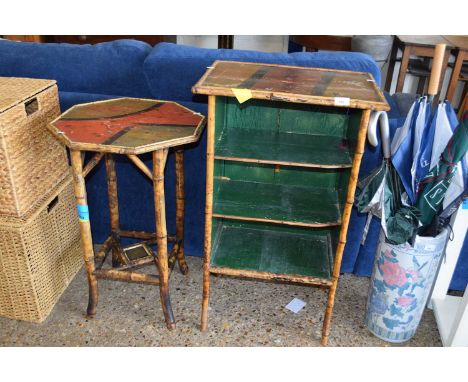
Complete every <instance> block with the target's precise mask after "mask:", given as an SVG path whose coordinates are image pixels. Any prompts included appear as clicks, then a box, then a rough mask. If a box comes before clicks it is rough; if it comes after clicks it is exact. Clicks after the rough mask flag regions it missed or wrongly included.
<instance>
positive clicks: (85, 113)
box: [49, 98, 205, 154]
mask: <svg viewBox="0 0 468 382" xmlns="http://www.w3.org/2000/svg"><path fill="white" fill-rule="evenodd" d="M204 125H205V117H204V116H202V115H201V114H199V113H196V112H194V111H192V110H190V109H187V108H186V107H183V106H181V105H179V104H177V103H175V102H169V101H156V100H148V99H139V98H118V99H112V100H108V101H100V102H93V103H86V104H80V105H75V106H73V107H72V108H70V109H69V110H67V111H66V112H65V113H63V114H62V115H61V116H60V117H59V118H57V119H56V120H54V121H53V122H51V123H50V125H49V129H50V130H51V131H52V133H53V134H54V135H56V136H57V137H58V138H59V139H60V140H61V141H62V142H63V143H64V144H66V145H67V146H68V147H70V148H71V149H77V150H90V151H101V152H109V153H120V154H142V153H145V152H149V151H154V150H158V149H162V148H168V147H173V146H179V145H182V144H186V143H191V142H195V141H197V140H198V139H199V137H200V134H201V132H202V130H203V127H204Z"/></svg>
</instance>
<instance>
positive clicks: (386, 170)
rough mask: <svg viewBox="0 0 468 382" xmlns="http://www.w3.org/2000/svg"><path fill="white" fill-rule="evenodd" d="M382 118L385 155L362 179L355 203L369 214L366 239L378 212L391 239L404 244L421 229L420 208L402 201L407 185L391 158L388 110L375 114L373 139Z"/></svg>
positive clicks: (370, 133)
mask: <svg viewBox="0 0 468 382" xmlns="http://www.w3.org/2000/svg"><path fill="white" fill-rule="evenodd" d="M379 120H380V122H381V123H380V127H381V136H382V151H383V158H384V159H383V162H382V164H381V165H380V166H379V167H378V168H376V169H375V170H374V171H372V172H371V173H370V174H369V175H368V176H367V177H365V178H364V179H362V180H360V181H359V182H358V184H357V190H356V200H355V205H356V207H357V209H358V211H359V212H367V213H368V214H369V217H368V219H367V223H366V227H365V229H364V236H363V239H362V241H363V242H364V241H365V237H366V234H367V230H368V228H369V225H370V221H371V218H372V215H374V216H377V217H379V218H380V220H381V226H382V230H383V231H384V233H385V237H386V238H387V241H388V242H390V243H392V244H403V243H404V242H406V241H407V240H408V239H409V238H411V237H412V236H413V235H414V234H415V233H416V231H417V229H418V226H419V221H418V218H417V217H418V211H417V209H416V208H415V207H409V206H408V207H407V206H403V205H402V202H401V196H402V194H403V192H404V188H403V184H402V182H401V179H400V176H399V175H398V173H397V171H396V170H395V167H394V166H393V164H392V163H391V161H390V142H389V141H390V138H389V135H390V134H389V128H388V117H387V114H386V113H384V112H378V113H376V114H372V116H371V119H370V122H369V130H368V137H369V141H370V143H371V144H372V145H373V146H376V145H377V138H376V129H377V122H378V121H379Z"/></svg>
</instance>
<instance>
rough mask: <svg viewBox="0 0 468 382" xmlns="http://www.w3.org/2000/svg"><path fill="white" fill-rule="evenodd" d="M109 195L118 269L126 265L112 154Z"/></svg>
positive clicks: (114, 262)
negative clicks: (121, 242)
mask: <svg viewBox="0 0 468 382" xmlns="http://www.w3.org/2000/svg"><path fill="white" fill-rule="evenodd" d="M106 173H107V194H108V199H109V216H110V226H111V231H112V236H113V238H114V245H113V247H112V266H113V267H118V266H120V265H122V263H125V261H124V255H123V251H122V248H121V246H120V226H119V200H118V196H117V175H116V172H115V160H114V158H113V156H112V154H106Z"/></svg>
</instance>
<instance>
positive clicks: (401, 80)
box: [395, 46, 411, 93]
mask: <svg viewBox="0 0 468 382" xmlns="http://www.w3.org/2000/svg"><path fill="white" fill-rule="evenodd" d="M410 53H411V49H410V47H408V46H405V48H404V49H403V56H402V58H401V65H400V72H399V73H398V81H397V85H396V89H395V93H401V92H402V91H403V86H404V85H405V78H406V71H407V70H408V62H409V58H410Z"/></svg>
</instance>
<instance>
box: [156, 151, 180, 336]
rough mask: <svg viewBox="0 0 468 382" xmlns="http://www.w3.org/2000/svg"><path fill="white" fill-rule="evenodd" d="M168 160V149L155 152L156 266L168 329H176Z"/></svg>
mask: <svg viewBox="0 0 468 382" xmlns="http://www.w3.org/2000/svg"><path fill="white" fill-rule="evenodd" d="M166 158H167V149H163V150H158V151H153V187H154V208H155V214H156V238H157V246H158V258H157V261H156V264H157V266H158V268H159V279H160V284H159V293H160V296H161V304H162V309H163V313H164V318H165V320H166V325H167V328H168V329H174V328H175V320H174V314H173V313H172V307H171V299H170V296H169V267H168V261H167V228H166V204H165V199H164V167H165V163H166Z"/></svg>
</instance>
